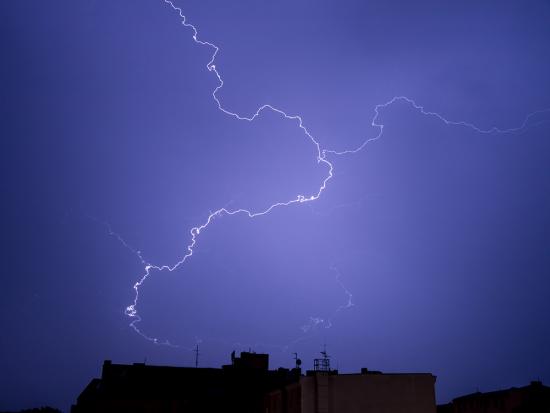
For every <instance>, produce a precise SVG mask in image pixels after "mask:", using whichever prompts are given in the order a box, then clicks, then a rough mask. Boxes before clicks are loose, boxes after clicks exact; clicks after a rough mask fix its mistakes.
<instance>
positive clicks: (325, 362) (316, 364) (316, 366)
mask: <svg viewBox="0 0 550 413" xmlns="http://www.w3.org/2000/svg"><path fill="white" fill-rule="evenodd" d="M321 355H322V356H323V358H320V359H314V360H313V370H315V371H330V357H329V355H328V353H327V345H326V344H324V345H323V351H321Z"/></svg>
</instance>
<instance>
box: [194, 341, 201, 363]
mask: <svg viewBox="0 0 550 413" xmlns="http://www.w3.org/2000/svg"><path fill="white" fill-rule="evenodd" d="M193 353H195V368H197V367H199V354H200V353H199V345H198V344H197V345H196V346H195V349H194V350H193Z"/></svg>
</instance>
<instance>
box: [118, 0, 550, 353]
mask: <svg viewBox="0 0 550 413" xmlns="http://www.w3.org/2000/svg"><path fill="white" fill-rule="evenodd" d="M163 1H164V3H165V4H166V5H167V6H169V7H171V8H172V9H173V10H174V11H175V12H176V13H177V14H178V16H179V18H180V19H181V24H182V25H183V26H184V27H185V28H187V29H190V30H191V32H192V38H193V41H194V42H195V43H196V44H197V45H199V46H203V47H208V48H210V49H211V50H212V55H211V58H210V61H209V62H208V63H207V64H206V68H207V70H208V71H209V72H211V73H213V74H214V75H215V76H216V78H217V80H218V85H217V86H216V88H215V89H214V90H213V92H212V98H213V99H214V101H215V102H216V104H217V106H218V109H219V110H220V111H221V112H223V113H224V114H226V115H228V116H231V117H233V118H235V119H236V120H239V121H246V122H253V121H254V120H255V119H256V118H258V117H259V116H260V115H261V113H262V112H264V111H271V112H274V113H276V114H278V115H280V116H281V117H282V118H284V119H286V120H291V121H295V122H296V124H297V126H298V127H299V128H300V129H301V130H302V132H303V133H304V135H305V136H306V137H307V139H309V141H310V142H311V144H312V145H313V146H315V148H316V152H317V156H316V159H317V163H318V164H320V165H321V164H322V165H323V166H325V167H326V168H327V174H326V176H325V178H324V179H323V180H322V182H321V183H320V186H319V189H318V190H317V191H316V192H315V193H313V194H310V195H307V196H306V195H297V196H296V197H295V198H293V199H290V200H287V201H280V202H276V203H274V204H272V205H270V206H269V207H267V208H266V209H264V210H260V211H251V210H248V209H243V208H239V209H229V208H228V207H223V208H220V209H218V210H215V211H214V212H210V214H209V215H208V218H207V219H206V220H205V221H204V222H203V223H202V224H200V225H197V226H195V227H193V228H191V230H190V234H191V241H190V243H189V244H188V245H187V248H186V252H185V254H184V255H183V256H182V257H181V258H180V259H179V261H177V262H176V263H175V264H172V265H166V264H163V265H156V264H152V263H150V262H148V261H147V260H146V259H145V258H144V257H143V255H142V254H141V252H140V251H139V250H137V249H135V248H133V247H131V246H130V245H129V244H128V243H126V241H124V239H123V238H122V237H121V236H120V235H119V234H117V233H115V232H113V231H112V229H111V227H110V226H109V225H108V224H107V225H108V231H109V234H110V235H112V236H114V237H115V238H117V239H118V240H119V241H120V242H121V243H122V245H123V246H124V247H126V248H127V249H128V250H130V251H131V252H133V253H134V254H135V255H136V256H137V257H138V259H139V260H140V263H141V264H142V265H143V267H144V273H143V275H142V276H141V277H140V278H139V279H138V281H136V283H135V284H134V285H133V289H134V292H135V295H134V300H133V302H132V304H130V305H128V306H127V307H126V310H125V314H126V315H127V316H128V317H130V318H131V319H132V322H131V323H130V326H131V327H132V328H133V329H134V330H135V331H136V332H137V333H138V334H140V335H141V336H142V337H144V338H145V339H147V340H149V341H151V342H153V343H155V344H164V345H169V346H176V345H175V344H172V343H170V342H169V341H162V340H160V339H157V338H154V337H149V336H147V335H146V334H145V333H144V332H142V331H141V330H140V329H139V328H138V326H137V324H138V323H139V322H140V321H141V317H140V316H139V314H138V310H137V307H138V302H139V292H140V287H141V286H142V285H143V283H144V282H145V281H146V280H147V278H149V276H150V275H151V274H152V272H153V271H170V272H172V271H175V270H176V269H178V268H179V267H180V266H182V265H183V264H185V262H186V261H187V260H188V259H190V258H191V257H192V256H193V252H194V249H195V246H196V243H197V239H198V237H199V235H200V234H201V232H203V231H205V230H206V229H207V228H208V227H209V226H210V224H212V223H213V222H214V221H215V220H216V219H217V218H221V217H223V216H233V215H239V214H240V215H246V216H248V217H249V218H257V217H260V216H263V215H266V214H269V213H270V212H271V211H273V210H275V209H277V208H280V207H288V206H291V205H294V204H304V203H309V202H313V201H316V200H317V199H319V197H320V196H321V195H322V193H323V191H324V190H325V189H326V187H327V185H328V183H329V181H330V180H331V179H332V177H333V171H334V165H333V164H332V162H330V161H329V160H328V159H327V156H328V155H333V156H343V155H351V154H356V153H358V152H361V151H362V150H363V149H364V148H365V147H366V146H367V145H368V144H369V143H371V142H373V141H376V140H378V139H380V138H381V137H382V134H383V132H384V124H383V123H380V122H379V121H378V118H379V115H380V110H381V109H383V108H386V107H388V106H391V105H393V104H394V103H396V102H405V103H406V104H409V105H410V106H412V107H413V108H414V109H415V110H417V111H418V112H419V113H420V114H422V115H424V116H430V117H435V118H437V119H439V120H440V121H441V122H443V123H445V124H446V125H449V126H457V127H464V128H467V129H470V130H472V131H474V132H477V133H481V134H504V133H519V132H522V131H523V130H525V129H526V128H527V127H528V126H530V125H531V124H532V118H533V117H535V116H536V115H538V114H542V113H548V112H550V109H544V110H539V111H536V112H533V113H530V114H528V115H527V116H526V117H525V119H524V121H523V123H522V124H521V125H519V126H518V127H514V128H510V129H500V128H498V127H491V128H489V129H482V128H479V127H477V126H475V125H474V124H472V123H469V122H465V121H452V120H448V119H446V118H445V117H443V116H442V115H440V114H439V113H437V112H431V111H427V110H425V109H424V107H423V106H421V105H419V104H417V103H416V102H415V101H414V100H413V99H411V98H408V97H406V96H395V97H393V98H392V99H390V100H388V101H387V102H385V103H382V104H378V105H376V106H375V107H374V116H373V118H372V120H371V126H372V127H373V128H375V129H376V130H377V133H376V134H375V135H374V136H373V137H370V138H367V139H365V140H364V141H363V142H362V143H361V144H360V145H359V146H357V147H356V148H355V149H345V150H341V151H337V150H329V149H323V148H322V147H321V145H320V143H319V141H318V140H316V139H315V137H314V136H313V135H312V134H311V133H310V132H309V131H308V129H307V128H306V126H305V125H304V122H303V120H302V117H301V116H300V115H294V114H288V113H287V112H285V111H283V110H282V109H279V108H277V107H274V106H272V105H270V104H264V105H262V106H260V107H258V109H257V110H256V111H255V112H254V113H253V114H252V115H251V116H244V115H240V114H238V113H236V112H232V111H230V110H228V109H226V108H225V107H224V106H223V105H222V103H221V101H220V99H219V98H218V97H217V93H218V92H219V91H220V90H221V89H222V88H223V86H224V81H223V79H222V76H221V74H220V72H219V71H218V69H217V68H216V65H215V60H216V56H217V55H218V52H219V51H220V49H219V47H218V46H216V45H215V44H213V43H211V42H208V41H204V40H201V39H200V38H199V32H198V30H197V28H196V27H195V26H194V25H193V24H191V23H189V22H188V19H187V17H186V15H185V14H184V13H183V10H182V9H181V8H180V7H178V6H176V5H175V4H174V3H173V1H172V0H163ZM544 121H546V120H543V121H540V122H544ZM540 122H539V123H540ZM332 269H333V270H334V271H335V272H336V273H337V276H336V281H337V283H338V284H339V285H340V287H341V288H342V289H343V291H344V292H345V294H346V295H347V297H348V301H347V304H345V305H342V306H340V307H339V308H338V309H337V310H336V312H335V314H336V313H338V312H340V311H341V310H343V309H346V308H349V307H351V306H353V302H352V297H353V296H352V294H351V293H350V291H349V290H347V289H346V287H345V286H344V285H343V284H342V282H341V280H340V273H339V272H338V269H337V268H335V267H333V268H332ZM322 323H327V325H326V328H329V327H330V326H331V325H332V324H331V320H330V319H328V320H323V319H321V318H318V317H311V318H310V323H309V325H306V326H304V327H302V329H303V330H304V332H306V331H309V330H311V329H312V328H314V327H315V326H317V325H318V324H322Z"/></svg>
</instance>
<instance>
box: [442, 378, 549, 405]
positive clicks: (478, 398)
mask: <svg viewBox="0 0 550 413" xmlns="http://www.w3.org/2000/svg"><path fill="white" fill-rule="evenodd" d="M437 413H550V387H548V386H545V385H543V384H542V382H540V381H532V382H531V384H529V385H528V386H524V387H512V388H510V389H506V390H498V391H492V392H487V393H480V392H476V393H472V394H468V395H466V396H461V397H457V398H456V399H453V401H452V402H451V403H447V404H444V405H440V406H437Z"/></svg>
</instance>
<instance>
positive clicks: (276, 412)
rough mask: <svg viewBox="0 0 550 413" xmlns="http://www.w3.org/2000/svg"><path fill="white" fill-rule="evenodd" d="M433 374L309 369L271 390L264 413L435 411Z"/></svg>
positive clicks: (432, 412) (405, 412)
mask: <svg viewBox="0 0 550 413" xmlns="http://www.w3.org/2000/svg"><path fill="white" fill-rule="evenodd" d="M435 380H436V378H435V376H433V375H432V374H429V373H410V374H395V373H390V374H387V373H381V372H371V371H369V370H367V369H362V372H361V373H360V374H338V372H337V371H334V370H332V371H309V372H308V373H307V374H306V376H302V377H300V379H299V381H298V382H296V383H291V384H289V385H287V386H285V387H284V388H282V389H277V390H274V391H272V392H270V393H269V394H268V395H267V397H266V402H265V412H266V413H435V412H436V403H435Z"/></svg>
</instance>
